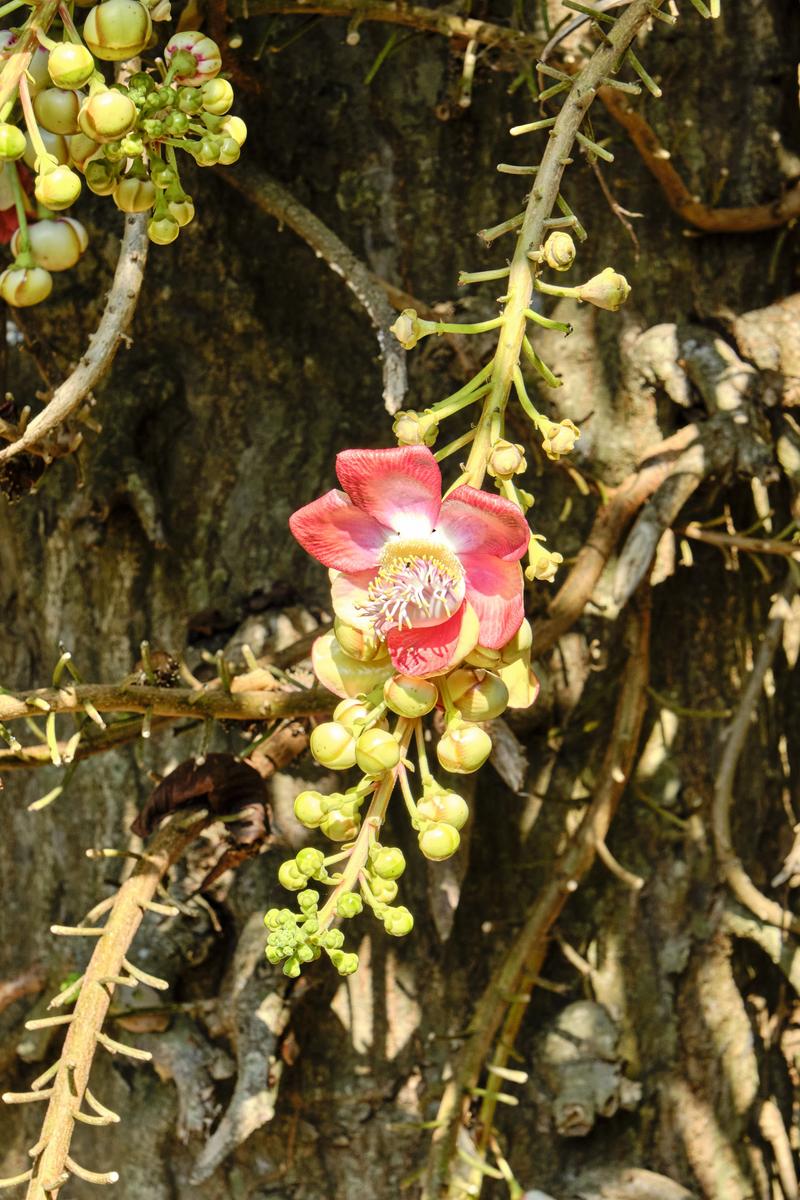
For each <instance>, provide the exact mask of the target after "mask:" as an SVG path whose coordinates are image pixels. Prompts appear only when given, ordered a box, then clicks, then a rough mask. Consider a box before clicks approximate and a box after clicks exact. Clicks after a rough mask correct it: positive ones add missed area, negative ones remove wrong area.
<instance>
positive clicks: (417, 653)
mask: <svg viewBox="0 0 800 1200" xmlns="http://www.w3.org/2000/svg"><path fill="white" fill-rule="evenodd" d="M478 631H479V626H478V619H477V617H476V615H475V613H474V611H473V610H472V608H471V607H470V606H469V604H466V603H464V604H462V605H461V607H460V608H459V609H458V611H457V612H455V613H453V615H452V617H449V618H448V619H447V620H446V621H442V623H441V625H429V626H428V627H427V628H426V629H392V630H390V632H389V636H388V638H387V639H386V640H387V643H388V646H389V653H390V655H391V657H392V662H393V663H394V666H395V667H396V668H397V670H398V671H400V672H401V674H403V675H418V676H423V677H424V676H426V675H441V674H442V672H443V671H447V670H449V669H450V667H452V666H455V665H456V663H459V662H461V660H462V659H463V658H465V657H466V655H467V654H469V653H470V651H471V650H474V649H475V647H476V646H477V644H478Z"/></svg>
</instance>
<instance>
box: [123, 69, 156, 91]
mask: <svg viewBox="0 0 800 1200" xmlns="http://www.w3.org/2000/svg"><path fill="white" fill-rule="evenodd" d="M128 88H129V90H131V91H137V92H141V93H142V95H144V96H149V95H150V93H151V92H154V91H155V88H156V85H155V80H154V79H153V76H152V75H148V74H147V72H146V71H136V72H135V73H134V74H133V75H131V77H130V79H129V80H128Z"/></svg>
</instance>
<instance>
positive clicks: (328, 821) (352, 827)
mask: <svg viewBox="0 0 800 1200" xmlns="http://www.w3.org/2000/svg"><path fill="white" fill-rule="evenodd" d="M319 827H320V829H321V830H322V832H323V833H324V834H325V836H326V837H328V838H330V839H331V841H332V842H352V841H353V839H354V838H356V837H357V836H358V831H359V828H360V827H361V821H360V819H359V818H358V817H357V816H356V815H355V814H354V813H351V812H346V811H343V810H342V809H341V808H334V809H332V810H331V811H330V812H329V813H326V815H325V816H324V817H323V818H322V820H321V821H320V825H319Z"/></svg>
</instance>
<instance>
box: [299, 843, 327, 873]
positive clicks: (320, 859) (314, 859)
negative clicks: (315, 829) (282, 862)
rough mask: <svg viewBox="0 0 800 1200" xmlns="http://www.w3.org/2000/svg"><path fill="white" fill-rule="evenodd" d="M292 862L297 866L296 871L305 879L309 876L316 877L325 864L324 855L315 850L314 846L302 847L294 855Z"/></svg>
mask: <svg viewBox="0 0 800 1200" xmlns="http://www.w3.org/2000/svg"><path fill="white" fill-rule="evenodd" d="M294 861H295V862H296V864H297V869H298V871H299V872H300V874H301V875H304V876H306V878H308V877H310V876H311V875H316V874H317V872H318V871H321V870H322V867H323V865H324V863H325V855H324V854H323V853H322V851H321V850H317V849H315V847H314V846H304V847H303V849H302V850H300V851H298V853H297V854H296V855H295V859H294Z"/></svg>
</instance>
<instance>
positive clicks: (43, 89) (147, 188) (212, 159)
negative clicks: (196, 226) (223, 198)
mask: <svg viewBox="0 0 800 1200" xmlns="http://www.w3.org/2000/svg"><path fill="white" fill-rule="evenodd" d="M154 11H156V12H157V9H156V10H154ZM59 13H60V19H61V21H62V25H63V30H62V36H63V40H62V41H58V42H53V41H51V40H50V38H48V37H46V36H44V35H43V38H42V40H43V43H46V46H47V47H49V48H45V44H42V45H40V46H39V47H38V48H37V49H36V50H35V51H34V53H33V54H32V56H31V57H30V61H29V62H27V55H26V56H25V62H26V63H27V69H26V70H25V71H24V72H23V74H22V77H21V79H20V82H19V85H18V88H17V89H16V92H15V94H16V100H17V101H18V105H19V107H18V109H17V104H16V102H15V101H14V100H12V101H9V103H8V104H7V105H6V106H5V108H4V109H3V111H2V113H0V117H1V118H2V119H0V173H2V175H4V176H6V177H7V178H8V181H9V184H10V187H11V188H12V191H13V193H14V195H13V199H14V203H15V204H16V207H17V215H18V220H19V226H20V228H19V234H18V236H17V238H16V239H15V244H14V246H13V247H12V250H13V252H14V254H15V256H16V257H15V261H14V263H13V264H12V266H11V267H10V268H9V269H8V270H7V271H6V272H4V274H3V275H2V276H0V295H2V297H3V299H5V300H6V301H7V302H8V303H9V304H13V305H17V306H19V305H30V304H38V303H39V302H40V301H42V300H44V299H46V298H47V296H48V295H49V294H50V291H51V289H52V278H51V277H50V272H51V271H53V270H65V269H67V267H68V266H71V265H73V263H71V262H68V261H67V260H68V259H69V258H70V256H71V255H72V256H73V257H74V261H77V257H78V256H79V255H80V254H81V253H82V252H83V250H84V249H85V234H84V233H83V230H82V227H81V226H80V225H79V224H78V222H74V221H73V222H71V223H70V225H57V226H56V227H55V229H54V228H51V226H52V225H53V222H52V220H51V218H52V215H53V214H54V213H60V212H63V211H64V210H65V209H67V208H69V207H70V206H71V205H72V204H74V203H75V201H76V200H77V199H78V197H79V195H80V192H81V186H82V184H81V176H83V178H84V179H85V180H86V185H87V187H88V188H89V189H90V191H92V192H95V193H96V194H97V195H104V196H105V195H108V196H111V197H112V199H113V201H114V203H115V204H116V206H117V208H119V209H121V211H123V212H126V213H150V214H151V216H150V220H149V222H148V226H147V232H148V236H149V238H150V240H151V241H153V242H155V243H157V244H158V245H167V244H168V243H170V242H173V241H174V240H175V239H176V238H177V237H178V234H179V233H180V230H181V228H182V227H183V226H185V225H188V224H189V222H190V221H191V220H192V219H193V217H194V211H195V210H194V204H193V202H192V199H191V197H190V196H188V195H187V194H186V192H185V191H184V189H183V187H182V185H181V179H180V172H179V167H178V158H177V151H183V152H184V153H185V154H188V155H190V156H191V158H193V159H194V161H195V162H196V163H197V164H198V166H201V167H209V166H214V165H216V164H220V165H223V166H227V165H229V164H231V163H234V162H236V160H237V159H238V158H239V155H240V153H241V147H242V145H243V144H244V141H245V138H246V136H247V129H246V127H245V124H244V122H243V121H242V120H241V119H240V118H239V117H236V116H231V115H230V108H231V106H232V104H233V99H234V94H233V88H232V87H231V84H230V83H229V82H228V80H227V79H224V78H222V77H220V74H219V72H220V69H221V66H222V60H221V56H220V51H219V47H218V46H217V45H216V43H215V42H213V41H212V40H211V38H209V37H207V36H206V35H205V34H203V33H202V32H200V31H197V30H187V31H183V32H181V33H176V34H174V35H173V36H172V37H171V38H170V39H169V41H168V42H167V44H166V47H165V50H164V59H163V61H162V60H161V59H156V64H155V68H148V69H147V70H142V71H139V72H137V73H136V74H134V75H132V76H131V77H130V78H129V79H128V80H127V82H126V83H121V82H120V83H114V84H111V85H109V83H108V82H107V81H106V79H105V78H104V76H103V74H102V73H101V71H100V69H99V66H100V64H102V63H103V62H109V63H114V62H122V61H125V60H128V59H130V58H132V57H134V56H136V55H139V54H141V52H142V51H143V50H145V49H146V48H147V47H148V45H149V44H150V41H151V35H152V17H151V12H150V10H149V9H148V7H147V6H146V5H145V4H143V3H140V0H102V3H100V4H97V5H96V6H95V7H93V8H92V9H91V10H90V12H89V14H88V16H87V18H86V21H85V24H84V27H83V31H82V37H81V35H80V34H79V33H78V31H77V29H76V28H75V26H74V25H73V23H72V19H71V17H70V15H69V11H68V10H67V9H66V8H64V7H63V6H62V8H60V9H59ZM33 16H34V14H32V15H31V17H29V20H33ZM24 28H25V27H24V26H23V27H21V28H20V29H17V30H4V31H0V69H1V70H2V73H5V72H6V71H9V72H12V73H17V72H18V68H19V66H20V63H19V62H18V61H17V59H18V56H20V55H21V54H22V50H21V49H20V46H21V37H20V35H21V33H22V31H23V29H24ZM50 33H51V34H52V33H53V30H52V29H51V31H50ZM154 72H157V73H154ZM17 160H22V161H24V162H25V164H27V166H29V167H30V168H31V170H32V171H33V172H34V177H35V178H34V196H35V200H36V203H37V205H38V210H39V215H40V216H42V217H43V218H44V221H42V222H40V223H39V225H40V226H41V225H45V226H47V228H46V229H44V230H41V229H40V230H39V232H38V233H34V230H36V229H37V226H32V227H31V228H30V230H29V228H28V222H27V212H28V211H29V206H30V201H29V200H28V198H27V197H25V195H24V193H23V190H22V187H21V183H20V177H19V175H18V171H17V165H16V163H17ZM74 226H77V228H78V230H80V234H79V235H76V231H75V229H74V228H73V230H72V232H73V235H75V236H72V237H70V234H69V232H68V230H69V229H70V228H72V227H74ZM57 231H58V232H57ZM76 237H77V244H78V247H79V248H78V251H77V254H75V253H74V243H75V242H76ZM43 256H44V257H43ZM45 257H47V258H48V259H49V262H46V261H45ZM62 264H63V265H62Z"/></svg>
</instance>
